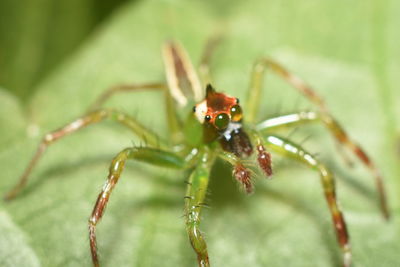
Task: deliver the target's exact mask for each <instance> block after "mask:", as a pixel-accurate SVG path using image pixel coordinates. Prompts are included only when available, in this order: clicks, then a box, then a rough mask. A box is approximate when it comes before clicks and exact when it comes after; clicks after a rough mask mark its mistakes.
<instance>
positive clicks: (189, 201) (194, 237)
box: [185, 150, 214, 267]
mask: <svg viewBox="0 0 400 267" xmlns="http://www.w3.org/2000/svg"><path fill="white" fill-rule="evenodd" d="M213 162H214V155H213V154H212V152H209V151H208V150H205V151H204V152H203V154H201V155H200V157H199V161H198V164H197V165H196V168H195V169H194V171H193V173H192V174H191V175H190V177H189V180H188V182H187V191H186V196H185V217H186V231H187V233H188V235H189V240H190V243H191V245H192V247H193V249H194V251H195V252H196V254H197V261H198V264H199V267H209V266H210V263H209V259H208V252H207V244H206V241H205V239H204V237H203V235H202V233H201V231H200V229H199V227H200V222H201V210H202V207H203V206H204V205H205V203H204V202H205V198H206V194H207V187H208V180H209V175H210V169H211V166H212V164H213Z"/></svg>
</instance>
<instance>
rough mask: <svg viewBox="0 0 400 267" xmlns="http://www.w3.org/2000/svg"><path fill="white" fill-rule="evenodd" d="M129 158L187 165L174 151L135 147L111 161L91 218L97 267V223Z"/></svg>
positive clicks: (94, 261) (93, 252)
mask: <svg viewBox="0 0 400 267" xmlns="http://www.w3.org/2000/svg"><path fill="white" fill-rule="evenodd" d="M128 159H131V160H137V161H142V162H146V163H151V164H153V165H157V166H162V167H168V168H175V169H183V168H184V167H185V161H184V159H182V158H181V157H179V156H177V155H176V154H174V153H171V152H167V151H163V150H159V149H154V148H147V147H133V148H126V149H124V150H122V151H121V152H120V153H118V155H117V156H116V157H115V158H114V159H113V161H112V162H111V165H110V169H109V174H108V178H107V181H106V183H105V184H104V186H103V189H102V191H101V192H100V194H99V196H98V197H97V201H96V204H95V206H94V209H93V212H92V215H91V216H90V218H89V240H90V251H91V254H92V261H93V265H94V266H96V267H97V266H99V259H98V255H97V244H96V225H97V224H98V222H99V221H100V219H101V217H102V216H103V213H104V209H105V207H106V205H107V203H108V200H109V198H110V195H111V192H112V190H113V189H114V187H115V185H116V183H117V182H118V180H119V178H120V176H121V173H122V171H123V169H124V166H125V163H126V161H127V160H128Z"/></svg>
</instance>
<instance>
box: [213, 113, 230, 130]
mask: <svg viewBox="0 0 400 267" xmlns="http://www.w3.org/2000/svg"><path fill="white" fill-rule="evenodd" d="M228 124H229V116H228V114H226V113H220V114H218V115H217V117H216V118H215V122H214V125H215V127H217V128H218V129H219V130H223V129H225V128H226V127H228Z"/></svg>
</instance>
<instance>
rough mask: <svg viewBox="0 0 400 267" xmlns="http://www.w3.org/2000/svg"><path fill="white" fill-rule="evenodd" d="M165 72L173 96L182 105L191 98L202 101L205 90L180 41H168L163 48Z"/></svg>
mask: <svg viewBox="0 0 400 267" xmlns="http://www.w3.org/2000/svg"><path fill="white" fill-rule="evenodd" d="M162 55H163V59H164V65H165V74H166V77H167V82H168V89H169V91H170V93H171V96H172V97H173V98H174V99H175V101H176V102H177V103H178V104H179V105H180V106H186V105H187V104H188V101H189V100H194V101H196V102H198V101H200V100H201V99H202V96H203V90H202V87H201V84H200V80H199V78H198V76H197V73H196V71H195V69H194V67H193V64H192V62H191V61H190V58H189V56H188V54H187V52H186V50H185V49H184V48H183V47H182V46H181V45H180V44H179V43H178V42H172V41H170V42H166V43H165V44H164V45H163V48H162Z"/></svg>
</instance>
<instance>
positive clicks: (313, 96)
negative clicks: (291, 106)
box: [246, 58, 328, 122]
mask: <svg viewBox="0 0 400 267" xmlns="http://www.w3.org/2000/svg"><path fill="white" fill-rule="evenodd" d="M267 69H270V70H272V71H273V72H274V73H276V74H277V75H278V76H280V77H281V78H282V79H284V80H285V81H287V82H288V83H289V84H291V85H292V86H293V87H294V88H295V89H296V90H298V91H299V92H300V93H302V94H303V95H304V96H305V97H306V98H307V99H309V100H310V101H311V102H313V103H314V104H315V105H317V107H318V108H319V110H320V111H321V112H326V113H328V109H327V108H326V106H325V102H324V101H323V99H322V98H321V97H320V96H319V95H318V94H317V93H316V92H315V90H314V89H312V88H311V87H310V86H309V85H307V84H306V83H305V82H304V81H303V80H302V79H300V78H299V77H297V76H295V75H294V74H292V73H290V72H289V71H288V70H286V69H285V68H284V67H283V66H282V65H280V64H279V63H277V62H275V61H273V60H270V59H268V58H261V59H259V60H257V61H256V63H255V64H254V66H253V70H252V74H251V81H250V88H249V91H248V96H247V105H246V113H247V115H246V120H247V121H248V122H254V120H255V119H256V116H257V113H258V110H259V107H260V101H261V97H260V96H261V90H262V85H263V81H264V74H265V71H266V70H267Z"/></svg>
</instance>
